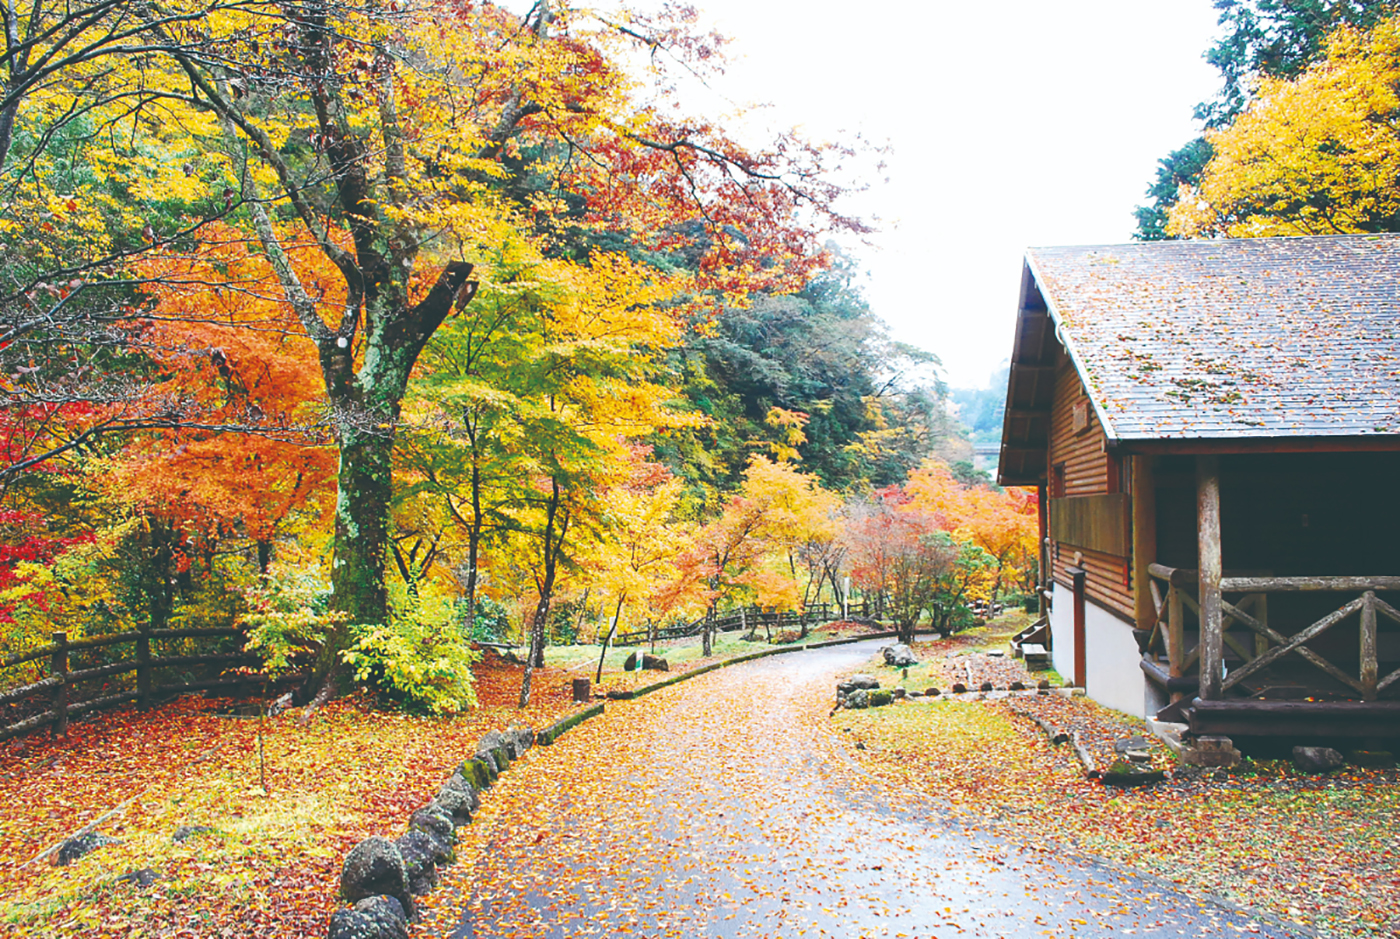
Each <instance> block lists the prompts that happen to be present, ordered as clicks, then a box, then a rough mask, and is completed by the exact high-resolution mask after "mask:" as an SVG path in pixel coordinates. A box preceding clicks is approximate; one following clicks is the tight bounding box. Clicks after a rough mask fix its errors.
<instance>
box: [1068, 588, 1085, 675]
mask: <svg viewBox="0 0 1400 939" xmlns="http://www.w3.org/2000/svg"><path fill="white" fill-rule="evenodd" d="M1065 572H1066V573H1067V574H1069V575H1070V577H1072V578H1073V579H1074V683H1075V685H1076V686H1078V687H1080V688H1085V689H1087V688H1088V687H1089V685H1088V681H1089V664H1088V663H1089V654H1088V649H1087V648H1086V645H1087V643H1086V641H1085V632H1086V630H1085V625H1084V615H1085V611H1084V576H1085V571H1084V569H1083V568H1082V567H1067V568H1065Z"/></svg>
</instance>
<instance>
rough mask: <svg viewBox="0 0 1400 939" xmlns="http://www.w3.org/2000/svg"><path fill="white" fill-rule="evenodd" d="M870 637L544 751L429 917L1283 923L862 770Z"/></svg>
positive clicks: (481, 926)
mask: <svg viewBox="0 0 1400 939" xmlns="http://www.w3.org/2000/svg"><path fill="white" fill-rule="evenodd" d="M869 649H870V647H869V646H866V647H863V648H855V647H849V646H848V647H837V648H832V649H826V650H820V651H811V652H805V653H801V654H797V655H787V656H780V657H776V658H769V659H764V660H761V661H758V662H750V663H746V664H744V665H741V666H737V667H735V668H730V669H724V670H721V671H718V672H713V673H710V674H707V675H703V676H699V677H697V678H695V679H694V680H692V681H688V682H684V683H681V684H679V685H675V686H673V687H670V688H667V689H664V690H663V691H660V692H658V693H656V694H653V695H650V696H648V697H646V698H642V699H639V700H635V701H626V702H617V703H615V704H609V705H608V707H607V711H606V713H605V714H604V715H603V716H602V717H600V718H597V719H595V720H592V721H589V722H587V723H585V724H583V725H581V726H580V727H578V728H577V729H575V730H573V731H570V733H569V734H568V735H566V736H565V737H563V738H562V739H561V740H560V741H559V742H557V743H555V744H554V745H553V746H551V747H549V748H545V749H540V748H537V749H535V750H532V751H530V752H529V753H528V754H527V755H526V757H525V759H524V760H523V762H522V764H521V765H518V766H517V767H515V768H513V769H512V770H511V771H510V772H509V773H507V774H505V775H504V776H503V777H502V778H501V780H500V781H499V782H498V783H497V784H496V785H495V787H493V788H492V789H491V790H490V791H489V792H487V793H486V794H485V796H484V798H483V800H482V808H481V811H480V812H479V813H478V815H477V817H476V819H475V821H474V822H473V824H472V825H471V826H469V827H467V828H465V829H463V830H462V831H461V837H462V841H461V842H460V843H459V845H458V855H459V858H458V862H457V864H456V865H455V866H454V867H452V868H450V869H449V871H448V873H447V874H446V876H445V877H444V883H443V886H442V887H440V888H439V889H438V890H437V891H436V892H434V893H432V894H430V895H429V896H428V897H427V898H425V900H424V901H423V903H422V906H423V908H424V919H423V922H422V923H421V924H420V925H419V927H418V929H419V930H420V932H421V934H422V935H427V936H450V935H457V936H465V935H471V936H475V937H480V939H487V937H498V939H504V937H511V939H526V937H529V939H534V937H545V936H550V937H555V936H557V937H585V936H619V935H638V936H648V937H661V936H675V937H690V936H705V937H734V939H738V937H797V936H813V937H816V936H842V937H848V936H862V937H866V936H910V937H912V936H918V937H921V939H928V937H931V936H940V937H945V939H946V937H952V936H959V937H973V936H977V937H988V939H992V937H1011V936H1015V937H1038V936H1042V935H1052V936H1071V935H1096V936H1097V935H1117V934H1129V935H1140V936H1152V937H1169V936H1171V937H1174V936H1178V935H1181V934H1183V933H1182V932H1181V930H1185V931H1187V933H1186V934H1192V935H1202V934H1204V935H1216V934H1219V933H1221V932H1222V931H1225V930H1231V933H1230V934H1233V931H1241V932H1258V933H1260V934H1262V935H1272V936H1283V935H1286V934H1287V933H1286V932H1282V931H1279V930H1276V929H1273V928H1272V927H1268V926H1267V925H1264V926H1261V924H1259V923H1257V922H1254V921H1253V920H1252V919H1251V917H1249V916H1248V915H1247V914H1243V915H1242V914H1239V913H1235V912H1232V911H1229V910H1222V909H1221V908H1219V907H1216V906H1213V905H1210V904H1198V903H1195V902H1192V901H1190V900H1188V899H1186V898H1184V897H1182V896H1180V895H1179V894H1177V893H1176V892H1175V891H1173V890H1170V889H1167V888H1164V887H1163V886H1162V885H1161V884H1160V883H1158V882H1155V881H1150V882H1149V881H1142V880H1139V879H1136V878H1133V877H1131V876H1124V875H1121V874H1118V873H1115V872H1113V871H1106V870H1104V869H1103V868H1101V867H1098V866H1096V865H1093V864H1088V863H1082V862H1080V861H1077V860H1073V859H1066V858H1065V857H1063V856H1062V855H1057V854H1056V853H1054V852H1048V851H1046V850H1045V847H1046V846H1045V845H1044V843H1032V844H1026V845H1019V846H1018V845H1015V844H1010V843H1008V842H1006V841H1004V840H999V839H995V838H992V837H989V836H987V835H986V834H985V833H983V832H980V831H979V830H978V826H977V825H976V824H967V823H966V821H964V820H963V819H950V818H949V817H948V811H947V804H946V803H944V802H943V801H942V800H941V798H926V797H923V796H920V795H919V794H917V793H915V792H913V791H911V790H910V789H909V788H904V787H896V786H891V785H890V784H889V783H888V782H887V781H885V780H883V779H879V778H872V777H871V776H869V775H868V774H866V773H863V772H861V771H860V769H859V768H858V767H856V766H853V765H851V764H850V762H849V761H848V756H849V755H850V753H851V752H853V751H852V743H851V740H850V738H849V737H847V736H846V735H845V734H842V733H840V732H834V731H833V730H832V727H831V723H830V721H829V719H828V710H829V708H830V703H831V694H832V682H833V681H834V676H835V674H836V672H837V670H838V669H840V668H847V669H849V668H851V667H854V666H856V665H857V664H858V663H860V662H861V661H862V660H863V659H864V657H865V655H866V654H867V651H868V650H869ZM887 713H888V714H891V715H893V714H896V713H899V712H898V710H897V709H885V710H884V711H882V712H879V714H878V715H876V716H884V714H887ZM866 716H870V715H866ZM999 737H1001V738H1004V737H1005V735H999ZM982 799H983V803H984V804H983V805H980V806H978V808H979V809H980V808H984V807H985V802H987V801H990V800H989V799H988V797H987V796H983V797H982ZM968 807H969V808H970V807H971V806H970V805H969V806H968ZM969 817H972V816H969ZM1090 924H1092V925H1090Z"/></svg>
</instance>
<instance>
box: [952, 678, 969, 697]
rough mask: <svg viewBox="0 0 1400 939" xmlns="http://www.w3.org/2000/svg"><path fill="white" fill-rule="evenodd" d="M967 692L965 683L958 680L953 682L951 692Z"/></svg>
mask: <svg viewBox="0 0 1400 939" xmlns="http://www.w3.org/2000/svg"><path fill="white" fill-rule="evenodd" d="M966 692H967V685H964V684H963V683H962V682H960V681H955V682H953V694H964V693H966Z"/></svg>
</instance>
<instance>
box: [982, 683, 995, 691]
mask: <svg viewBox="0 0 1400 939" xmlns="http://www.w3.org/2000/svg"><path fill="white" fill-rule="evenodd" d="M980 690H982V691H995V690H996V689H995V688H994V687H993V686H992V683H991V682H989V681H984V682H982V685H981V687H980Z"/></svg>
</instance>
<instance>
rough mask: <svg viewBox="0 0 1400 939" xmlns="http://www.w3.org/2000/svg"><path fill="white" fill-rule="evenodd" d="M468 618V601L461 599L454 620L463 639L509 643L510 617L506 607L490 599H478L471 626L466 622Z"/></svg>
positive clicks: (457, 604)
mask: <svg viewBox="0 0 1400 939" xmlns="http://www.w3.org/2000/svg"><path fill="white" fill-rule="evenodd" d="M466 618H467V601H466V600H465V599H459V600H458V601H457V603H456V609H455V615H454V617H453V619H454V621H455V622H456V623H457V628H458V629H459V630H460V631H461V633H462V636H463V638H465V639H469V640H471V641H473V642H507V641H509V637H510V615H509V614H508V613H507V612H506V608H505V607H504V606H502V605H501V604H500V603H498V602H497V601H495V600H492V599H491V598H490V597H477V598H476V616H475V617H474V622H472V623H470V624H469V623H467V622H465V620H466Z"/></svg>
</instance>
